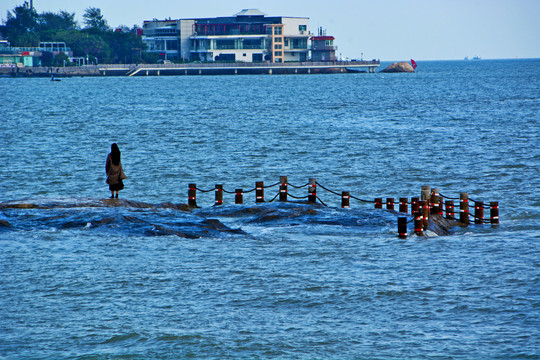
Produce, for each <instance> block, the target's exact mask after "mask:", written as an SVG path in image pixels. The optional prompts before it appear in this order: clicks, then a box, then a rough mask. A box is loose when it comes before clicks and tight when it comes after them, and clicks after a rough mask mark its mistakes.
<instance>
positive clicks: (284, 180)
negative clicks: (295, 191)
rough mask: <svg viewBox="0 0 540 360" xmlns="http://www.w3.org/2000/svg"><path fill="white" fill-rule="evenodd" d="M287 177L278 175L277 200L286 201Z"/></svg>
mask: <svg viewBox="0 0 540 360" xmlns="http://www.w3.org/2000/svg"><path fill="white" fill-rule="evenodd" d="M287 182H288V181H287V177H286V176H280V177H279V183H280V185H279V201H287Z"/></svg>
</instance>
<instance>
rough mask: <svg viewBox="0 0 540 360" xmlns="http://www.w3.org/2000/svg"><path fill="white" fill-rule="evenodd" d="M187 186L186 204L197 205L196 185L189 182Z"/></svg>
mask: <svg viewBox="0 0 540 360" xmlns="http://www.w3.org/2000/svg"><path fill="white" fill-rule="evenodd" d="M188 188H189V190H188V206H189V207H197V185H196V184H189V185H188Z"/></svg>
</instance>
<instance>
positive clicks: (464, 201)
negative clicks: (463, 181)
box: [459, 193, 469, 225]
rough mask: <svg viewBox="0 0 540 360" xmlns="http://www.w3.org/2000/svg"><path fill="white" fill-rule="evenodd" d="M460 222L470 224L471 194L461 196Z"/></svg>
mask: <svg viewBox="0 0 540 360" xmlns="http://www.w3.org/2000/svg"><path fill="white" fill-rule="evenodd" d="M459 222H460V223H462V224H466V225H467V224H469V194H467V193H461V194H459Z"/></svg>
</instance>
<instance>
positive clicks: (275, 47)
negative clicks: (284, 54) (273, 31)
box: [274, 44, 283, 49]
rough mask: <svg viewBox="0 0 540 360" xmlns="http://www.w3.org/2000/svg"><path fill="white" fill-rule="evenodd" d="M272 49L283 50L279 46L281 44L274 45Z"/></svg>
mask: <svg viewBox="0 0 540 360" xmlns="http://www.w3.org/2000/svg"><path fill="white" fill-rule="evenodd" d="M274 49H283V46H281V44H276V45H275V46H274Z"/></svg>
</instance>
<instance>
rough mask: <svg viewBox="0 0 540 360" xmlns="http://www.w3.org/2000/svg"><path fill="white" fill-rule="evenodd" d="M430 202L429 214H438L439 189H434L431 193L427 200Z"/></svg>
mask: <svg viewBox="0 0 540 360" xmlns="http://www.w3.org/2000/svg"><path fill="white" fill-rule="evenodd" d="M429 201H430V207H431V214H433V215H435V214H439V212H440V210H439V189H437V188H434V189H433V191H432V192H431V197H430V199H429Z"/></svg>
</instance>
